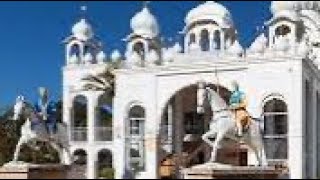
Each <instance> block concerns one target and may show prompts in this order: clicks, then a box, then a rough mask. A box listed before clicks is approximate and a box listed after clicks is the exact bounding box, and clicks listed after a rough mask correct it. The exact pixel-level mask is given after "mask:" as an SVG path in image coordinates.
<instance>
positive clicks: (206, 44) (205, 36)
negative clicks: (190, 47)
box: [200, 29, 210, 51]
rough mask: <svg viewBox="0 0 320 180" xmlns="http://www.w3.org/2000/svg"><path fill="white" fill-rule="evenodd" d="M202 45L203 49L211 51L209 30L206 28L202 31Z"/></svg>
mask: <svg viewBox="0 0 320 180" xmlns="http://www.w3.org/2000/svg"><path fill="white" fill-rule="evenodd" d="M200 47H201V50H202V51H209V49H210V41H209V32H208V30H206V29H204V30H202V31H201V33H200Z"/></svg>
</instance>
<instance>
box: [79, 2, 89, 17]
mask: <svg viewBox="0 0 320 180" xmlns="http://www.w3.org/2000/svg"><path fill="white" fill-rule="evenodd" d="M87 12H88V6H86V5H81V6H80V19H87Z"/></svg>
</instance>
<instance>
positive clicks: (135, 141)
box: [129, 106, 145, 172]
mask: <svg viewBox="0 0 320 180" xmlns="http://www.w3.org/2000/svg"><path fill="white" fill-rule="evenodd" d="M129 123H130V125H129V134H130V137H129V139H130V148H129V149H130V152H129V157H130V166H131V168H132V169H133V170H134V171H135V172H139V171H144V169H145V144H144V135H145V110H144V108H143V107H141V106H133V107H132V108H131V109H130V111H129Z"/></svg>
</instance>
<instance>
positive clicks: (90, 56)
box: [83, 53, 93, 64]
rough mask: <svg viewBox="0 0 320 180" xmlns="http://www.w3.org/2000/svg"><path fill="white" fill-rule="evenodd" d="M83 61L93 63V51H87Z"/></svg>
mask: <svg viewBox="0 0 320 180" xmlns="http://www.w3.org/2000/svg"><path fill="white" fill-rule="evenodd" d="M83 62H84V63H85V64H92V63H93V56H92V54H91V53H86V54H85V55H84V57H83Z"/></svg>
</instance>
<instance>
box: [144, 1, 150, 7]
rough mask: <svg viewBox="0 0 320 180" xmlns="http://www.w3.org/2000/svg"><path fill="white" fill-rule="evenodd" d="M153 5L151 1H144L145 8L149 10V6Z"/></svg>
mask: <svg viewBox="0 0 320 180" xmlns="http://www.w3.org/2000/svg"><path fill="white" fill-rule="evenodd" d="M150 3H151V1H143V8H148V5H149V4H150Z"/></svg>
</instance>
